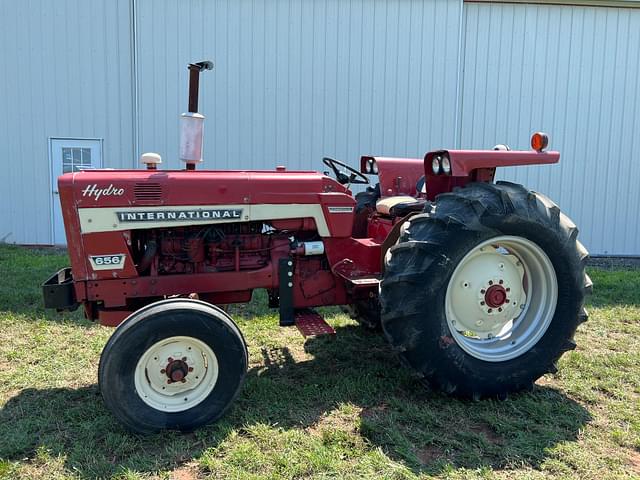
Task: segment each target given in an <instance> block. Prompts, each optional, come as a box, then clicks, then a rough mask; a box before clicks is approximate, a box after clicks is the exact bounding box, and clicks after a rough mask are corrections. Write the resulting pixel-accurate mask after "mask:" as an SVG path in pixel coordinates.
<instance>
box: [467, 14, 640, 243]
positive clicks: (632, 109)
mask: <svg viewBox="0 0 640 480" xmlns="http://www.w3.org/2000/svg"><path fill="white" fill-rule="evenodd" d="M464 23H465V26H464V29H463V31H464V33H465V39H464V48H463V51H464V57H463V58H464V61H463V66H464V73H463V76H462V90H461V91H462V95H461V98H462V101H461V117H460V118H461V128H460V133H461V138H460V141H461V145H462V147H464V148H488V147H491V146H493V145H495V144H496V143H507V144H509V145H510V146H511V147H512V148H527V147H528V143H527V139H528V137H529V135H530V132H532V131H533V130H543V131H547V132H549V133H550V134H551V146H552V147H553V148H554V149H557V150H560V151H561V153H562V156H561V159H560V164H559V165H556V166H545V167H538V166H532V167H526V168H523V167H518V168H515V167H513V168H509V169H505V171H504V172H502V174H501V177H502V178H505V179H509V180H513V181H516V182H518V183H523V184H525V185H527V186H529V187H531V188H533V189H536V190H539V191H541V192H544V193H546V194H548V195H549V196H550V197H551V198H553V199H554V200H556V201H557V202H558V204H559V205H560V206H561V208H563V209H564V210H565V211H566V212H568V214H569V215H570V216H571V217H572V218H573V220H574V221H575V222H576V223H577V225H578V226H579V227H580V231H581V234H580V238H581V240H582V241H583V242H584V243H585V245H586V246H587V247H588V248H589V250H590V251H591V252H592V253H598V254H633V255H639V254H640V235H639V234H640V231H639V230H638V228H639V227H638V224H639V223H640V213H639V210H640V187H639V186H638V182H639V181H640V158H639V157H640V154H639V153H638V152H640V136H639V135H638V133H637V132H638V129H640V83H639V79H640V10H638V9H623V8H603V7H577V6H552V5H513V4H493V5H492V4H477V3H469V4H465V16H464Z"/></svg>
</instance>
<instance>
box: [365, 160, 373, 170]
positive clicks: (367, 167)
mask: <svg viewBox="0 0 640 480" xmlns="http://www.w3.org/2000/svg"><path fill="white" fill-rule="evenodd" d="M365 169H366V170H367V173H371V172H372V171H373V159H371V158H370V159H369V160H367V165H366V166H365Z"/></svg>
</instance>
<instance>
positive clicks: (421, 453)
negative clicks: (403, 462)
mask: <svg viewBox="0 0 640 480" xmlns="http://www.w3.org/2000/svg"><path fill="white" fill-rule="evenodd" d="M416 457H417V458H418V461H419V462H420V464H421V465H422V466H424V467H426V466H428V465H430V464H432V463H433V462H434V461H436V460H438V459H440V458H442V457H444V452H443V451H442V450H440V449H439V448H438V447H436V446H435V445H427V446H426V447H423V448H421V449H419V450H417V451H416Z"/></svg>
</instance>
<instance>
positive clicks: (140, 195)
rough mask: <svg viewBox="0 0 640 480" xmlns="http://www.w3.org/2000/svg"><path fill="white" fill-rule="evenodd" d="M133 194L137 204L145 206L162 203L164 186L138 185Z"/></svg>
mask: <svg viewBox="0 0 640 480" xmlns="http://www.w3.org/2000/svg"><path fill="white" fill-rule="evenodd" d="M133 192H134V194H135V197H136V203H140V204H143V205H150V204H158V203H162V186H161V185H160V184H159V183H136V184H135V186H134V187H133Z"/></svg>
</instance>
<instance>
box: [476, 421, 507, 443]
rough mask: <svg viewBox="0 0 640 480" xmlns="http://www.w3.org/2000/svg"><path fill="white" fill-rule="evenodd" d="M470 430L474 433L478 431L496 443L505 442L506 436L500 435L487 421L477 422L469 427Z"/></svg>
mask: <svg viewBox="0 0 640 480" xmlns="http://www.w3.org/2000/svg"><path fill="white" fill-rule="evenodd" d="M469 430H470V431H471V432H473V433H478V434H480V435H482V436H484V437H485V438H486V439H487V440H488V441H489V442H491V443H494V444H496V445H500V444H502V443H504V438H502V436H500V435H498V434H497V433H496V432H495V431H494V430H493V429H492V428H491V427H490V426H489V425H487V424H486V423H477V424H475V425H472V426H470V427H469Z"/></svg>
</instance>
